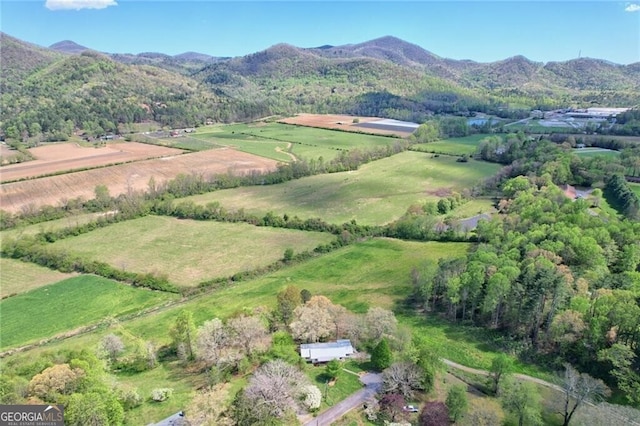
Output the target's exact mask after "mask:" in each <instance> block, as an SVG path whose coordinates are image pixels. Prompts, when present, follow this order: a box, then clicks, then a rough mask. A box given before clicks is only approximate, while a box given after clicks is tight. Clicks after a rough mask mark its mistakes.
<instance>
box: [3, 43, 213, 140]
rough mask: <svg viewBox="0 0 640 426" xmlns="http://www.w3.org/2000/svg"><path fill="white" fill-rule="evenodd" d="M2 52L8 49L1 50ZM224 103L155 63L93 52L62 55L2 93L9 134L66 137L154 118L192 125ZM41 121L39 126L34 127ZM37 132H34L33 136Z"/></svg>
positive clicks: (4, 127) (173, 124)
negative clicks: (126, 60)
mask: <svg viewBox="0 0 640 426" xmlns="http://www.w3.org/2000/svg"><path fill="white" fill-rule="evenodd" d="M3 51H4V49H3ZM220 101H221V99H220V97H218V96H215V95H213V94H211V93H210V92H208V91H207V90H204V89H203V88H202V87H201V86H200V85H199V84H198V83H197V82H196V81H194V80H193V79H190V78H188V77H185V76H182V75H180V74H177V73H172V72H170V71H166V70H163V69H160V68H157V67H150V66H142V65H141V66H137V65H131V66H128V65H123V64H120V63H117V62H115V61H113V60H112V59H110V58H109V57H107V56H105V55H102V54H100V53H97V52H93V51H85V52H83V53H82V54H80V55H72V56H67V57H64V58H62V59H59V60H57V61H55V62H53V63H51V64H49V65H48V66H46V67H44V68H43V69H40V70H37V71H36V72H32V73H31V74H30V75H28V76H27V77H25V78H24V80H23V81H22V83H21V84H20V86H19V87H16V88H15V89H14V90H13V91H8V92H6V93H3V97H2V112H1V117H2V125H3V130H4V131H5V134H6V135H7V136H8V137H13V138H20V137H21V138H24V136H25V135H24V133H25V132H27V133H28V135H29V136H36V134H35V133H37V130H32V129H38V130H40V131H41V132H42V133H43V134H44V135H45V136H46V137H49V138H53V139H59V138H60V137H64V136H65V135H66V136H67V137H68V136H70V134H71V133H72V132H73V131H74V129H75V128H81V129H85V130H87V128H91V129H99V130H98V131H96V132H95V133H96V134H95V135H94V136H97V135H98V134H100V133H102V132H115V131H116V130H117V126H118V124H126V123H135V122H142V121H145V120H155V121H157V122H160V123H162V124H166V125H170V126H193V125H196V124H199V123H202V122H204V121H205V120H206V119H207V117H208V116H209V114H213V113H214V110H215V105H216V104H217V103H219V102H220ZM34 123H36V124H37V126H35V125H34ZM32 133H34V134H32Z"/></svg>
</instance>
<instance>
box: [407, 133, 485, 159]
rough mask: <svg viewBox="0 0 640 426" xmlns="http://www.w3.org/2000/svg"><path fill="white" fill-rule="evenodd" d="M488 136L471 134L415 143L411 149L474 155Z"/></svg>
mask: <svg viewBox="0 0 640 426" xmlns="http://www.w3.org/2000/svg"><path fill="white" fill-rule="evenodd" d="M486 137H487V135H471V136H466V137H463V138H451V139H444V140H441V141H436V142H430V143H420V144H416V145H413V146H412V147H411V149H414V150H416V151H423V152H435V153H439V154H449V155H463V154H467V155H473V153H475V152H476V148H477V147H478V145H479V144H480V141H481V140H483V139H484V138H486Z"/></svg>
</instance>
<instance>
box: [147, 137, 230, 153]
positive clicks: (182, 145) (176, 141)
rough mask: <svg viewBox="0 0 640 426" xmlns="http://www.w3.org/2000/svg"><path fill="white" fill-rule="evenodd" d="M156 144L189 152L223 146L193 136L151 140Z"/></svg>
mask: <svg viewBox="0 0 640 426" xmlns="http://www.w3.org/2000/svg"><path fill="white" fill-rule="evenodd" d="M150 141H151V142H152V143H154V144H158V145H162V146H170V147H172V148H177V149H185V150H187V151H206V150H208V149H214V148H221V147H222V146H223V145H218V144H215V143H213V142H211V141H206V140H202V139H198V138H194V137H193V136H182V137H179V138H161V139H150Z"/></svg>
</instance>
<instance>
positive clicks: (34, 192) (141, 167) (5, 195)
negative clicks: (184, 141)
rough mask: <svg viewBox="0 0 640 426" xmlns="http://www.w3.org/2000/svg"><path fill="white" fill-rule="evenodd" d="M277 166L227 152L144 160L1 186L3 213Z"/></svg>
mask: <svg viewBox="0 0 640 426" xmlns="http://www.w3.org/2000/svg"><path fill="white" fill-rule="evenodd" d="M276 165H277V162H276V161H274V160H270V159H268V158H263V157H258V156H255V155H252V154H247V153H245V152H240V151H236V150H233V149H227V148H221V149H214V150H209V151H201V152H194V153H191V154H184V155H176V156H171V157H164V158H158V159H153V160H143V161H138V162H135V163H129V164H121V165H116V166H111V167H103V168H99V169H93V170H85V171H81V172H75V173H67V174H63V175H58V176H50V177H44V178H38V179H30V180H25V181H20V182H12V183H5V184H2V185H1V186H0V209H2V210H5V211H8V212H12V213H17V212H20V211H22V210H24V209H27V208H31V207H38V206H42V205H53V206H56V205H60V202H61V201H63V200H65V199H66V200H69V199H74V198H78V197H82V198H84V199H91V198H94V190H95V187H96V186H98V185H106V186H107V187H108V188H109V193H110V194H111V195H112V196H115V195H118V194H123V193H126V192H127V191H129V190H146V189H147V187H148V183H149V179H150V178H151V177H153V178H154V180H155V181H156V183H157V184H160V183H162V182H165V181H167V180H170V179H173V178H175V177H176V176H177V175H178V174H181V173H182V174H191V173H196V174H202V175H204V176H205V177H207V176H210V175H214V174H222V173H232V174H234V175H243V174H247V173H250V172H252V171H271V170H275V168H276Z"/></svg>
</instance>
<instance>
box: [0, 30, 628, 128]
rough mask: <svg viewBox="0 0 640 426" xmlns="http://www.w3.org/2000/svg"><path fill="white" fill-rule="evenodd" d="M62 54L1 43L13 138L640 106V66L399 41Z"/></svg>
mask: <svg viewBox="0 0 640 426" xmlns="http://www.w3.org/2000/svg"><path fill="white" fill-rule="evenodd" d="M53 47H55V48H56V49H58V50H62V51H65V52H67V54H62V53H60V52H59V51H56V50H51V49H46V48H42V47H38V46H34V45H31V44H29V43H25V42H22V41H20V40H17V39H15V38H12V37H10V36H7V35H5V34H2V37H1V38H0V51H1V54H2V57H1V59H2V83H1V89H2V103H1V105H0V106H1V107H2V111H1V112H0V131H1V133H3V134H4V135H5V136H8V137H9V138H14V139H20V138H21V139H23V140H24V139H27V138H29V137H39V138H41V139H42V137H44V139H45V140H46V139H48V140H55V139H60V138H65V137H68V136H69V135H70V134H71V133H72V132H74V130H77V129H82V130H86V127H89V128H90V129H92V130H93V131H92V132H90V133H99V131H104V132H109V131H116V129H122V128H125V129H126V128H127V126H126V125H128V124H131V123H136V122H141V121H147V120H153V121H157V122H159V123H161V124H162V125H167V126H173V127H177V126H195V125H198V124H201V123H204V122H205V121H206V120H207V119H212V120H215V121H239V120H246V119H253V118H257V117H259V116H265V115H272V114H292V113H296V112H315V113H351V114H354V115H375V116H384V117H389V118H398V119H404V120H412V121H423V120H424V119H425V118H426V117H428V116H429V115H431V114H440V113H449V114H459V115H472V114H473V112H486V113H493V114H499V115H501V116H504V117H520V115H522V114H525V116H526V110H528V109H549V108H557V107H569V106H579V107H584V106H591V105H605V106H632V105H636V104H638V103H640V95H639V94H640V78H639V77H640V67H639V66H638V64H632V65H627V66H623V65H616V64H611V63H608V62H606V61H601V60H593V59H588V58H583V59H576V60H572V61H566V62H554V63H548V64H543V63H537V62H533V61H530V60H528V59H527V58H524V57H522V56H516V57H513V58H508V59H505V60H503V61H498V62H493V63H478V62H473V61H469V60H463V61H459V60H453V59H446V58H441V57H439V56H437V55H435V54H433V53H431V52H429V51H427V50H425V49H423V48H422V47H420V46H416V45H414V44H411V43H407V42H404V41H403V40H400V39H398V38H395V37H390V36H387V37H382V38H378V39H375V40H372V41H368V42H364V43H359V44H349V45H344V46H322V47H318V48H307V49H302V48H298V47H295V46H291V45H288V44H278V45H275V46H272V47H270V48H268V49H266V50H264V51H261V52H256V53H253V54H250V55H246V56H243V57H237V58H230V59H229V58H214V57H211V56H208V55H203V54H198V53H193V52H187V53H185V54H181V55H174V56H170V55H165V54H162V53H140V54H135V55H134V54H103V53H98V52H94V51H92V50H83V49H85V48H84V47H83V46H79V45H77V44H76V43H73V42H70V41H65V42H61V43H57V44H56V45H54V46H53ZM77 52H81V53H77ZM69 53H71V54H69ZM523 111H524V112H523ZM87 125H88V126H87Z"/></svg>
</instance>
